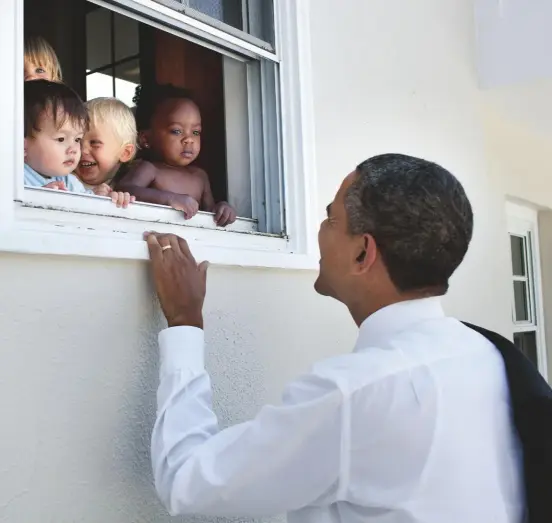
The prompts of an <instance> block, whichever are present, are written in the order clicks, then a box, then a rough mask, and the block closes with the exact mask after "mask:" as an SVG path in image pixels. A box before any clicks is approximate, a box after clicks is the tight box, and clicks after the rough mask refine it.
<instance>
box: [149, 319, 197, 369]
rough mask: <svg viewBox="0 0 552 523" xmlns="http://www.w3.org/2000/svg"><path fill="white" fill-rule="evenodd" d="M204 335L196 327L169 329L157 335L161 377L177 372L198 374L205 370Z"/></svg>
mask: <svg viewBox="0 0 552 523" xmlns="http://www.w3.org/2000/svg"><path fill="white" fill-rule="evenodd" d="M204 343H205V335H204V332H203V330H201V329H198V328H197V327H171V328H169V329H165V330H163V331H161V332H160V333H159V351H160V358H161V365H160V373H161V376H166V375H168V374H173V373H175V372H179V371H183V370H185V371H188V372H191V373H192V374H200V373H201V372H203V370H204V369H205V363H204Z"/></svg>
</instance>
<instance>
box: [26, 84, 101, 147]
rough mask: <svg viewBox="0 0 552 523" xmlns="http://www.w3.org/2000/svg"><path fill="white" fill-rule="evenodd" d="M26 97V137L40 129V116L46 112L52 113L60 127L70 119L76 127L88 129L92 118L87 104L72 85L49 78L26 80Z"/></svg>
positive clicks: (55, 123) (55, 122) (57, 125)
mask: <svg viewBox="0 0 552 523" xmlns="http://www.w3.org/2000/svg"><path fill="white" fill-rule="evenodd" d="M24 98H25V100H24V105H25V136H26V137H29V136H32V134H33V133H34V132H38V131H40V129H39V122H40V118H41V117H42V116H43V115H44V113H46V112H48V113H50V114H51V115H52V118H53V119H54V125H55V126H56V127H58V128H61V127H62V126H63V124H64V123H65V122H66V121H67V119H69V120H70V121H71V123H72V124H73V125H74V126H75V127H77V128H82V129H83V131H87V130H88V126H89V122H90V120H89V117H88V111H87V110H86V106H85V105H84V103H83V101H82V100H81V99H80V97H79V95H78V94H77V93H76V92H75V91H73V89H71V88H70V87H67V86H66V85H64V84H61V83H58V82H49V81H48V80H32V81H29V82H25V87H24Z"/></svg>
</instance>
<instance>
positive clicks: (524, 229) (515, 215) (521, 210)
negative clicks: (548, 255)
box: [506, 202, 548, 379]
mask: <svg viewBox="0 0 552 523" xmlns="http://www.w3.org/2000/svg"><path fill="white" fill-rule="evenodd" d="M506 215H507V220H508V234H509V235H510V234H514V235H519V236H527V233H528V232H529V233H530V234H531V239H532V242H531V248H532V260H530V261H531V262H532V264H531V265H532V266H531V267H528V268H529V270H530V271H531V272H532V279H533V288H532V289H531V290H530V292H532V293H533V303H534V309H535V310H534V311H532V313H531V314H532V315H534V319H535V320H536V329H535V327H534V324H533V323H530V324H529V323H523V322H519V323H516V321H515V317H514V316H512V328H513V331H514V332H526V331H528V330H529V331H531V332H533V331H536V337H537V360H538V369H539V372H540V373H541V374H542V375H543V376H544V378H545V379H548V357H547V350H546V338H545V325H544V307H543V303H544V302H543V296H542V276H541V274H542V273H541V263H540V259H541V258H540V249H539V224H538V211H537V209H535V208H533V207H529V206H526V205H521V204H518V203H515V202H507V203H506ZM508 248H509V249H510V247H508ZM508 252H510V251H508ZM508 259H509V260H511V255H510V256H509V257H508ZM528 262H529V260H528ZM510 274H511V268H510ZM510 279H511V282H510V287H511V291H510V292H511V302H512V308H513V307H514V290H513V285H512V282H513V278H512V277H510ZM529 279H531V278H529ZM512 314H513V312H512Z"/></svg>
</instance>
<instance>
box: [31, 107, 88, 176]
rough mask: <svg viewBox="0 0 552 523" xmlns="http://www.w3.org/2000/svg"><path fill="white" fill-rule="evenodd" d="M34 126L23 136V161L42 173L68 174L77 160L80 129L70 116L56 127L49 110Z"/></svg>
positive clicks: (81, 131)
mask: <svg viewBox="0 0 552 523" xmlns="http://www.w3.org/2000/svg"><path fill="white" fill-rule="evenodd" d="M59 121H63V115H60V117H58V122H59ZM38 128H39V129H40V131H34V133H33V135H32V136H28V137H26V138H25V163H27V164H28V165H29V166H30V167H32V168H33V169H34V170H35V171H37V172H38V173H39V174H42V175H43V176H48V177H50V176H67V175H68V174H71V173H72V172H73V170H74V169H75V168H76V167H77V165H78V163H79V159H80V155H81V140H82V137H83V134H84V132H83V129H81V128H76V127H75V126H74V125H73V123H72V122H71V119H70V118H66V119H65V122H64V123H63V125H62V126H61V127H59V128H58V127H57V126H56V125H54V119H53V117H52V114H51V113H49V112H45V113H43V114H42V116H41V117H40V120H39V123H38Z"/></svg>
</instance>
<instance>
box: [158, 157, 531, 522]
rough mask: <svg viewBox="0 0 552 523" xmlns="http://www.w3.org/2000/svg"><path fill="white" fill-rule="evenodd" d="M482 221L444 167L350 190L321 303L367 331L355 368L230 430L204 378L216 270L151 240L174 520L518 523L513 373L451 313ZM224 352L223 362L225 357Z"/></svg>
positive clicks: (166, 470) (164, 241)
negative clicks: (207, 304) (332, 303)
mask: <svg viewBox="0 0 552 523" xmlns="http://www.w3.org/2000/svg"><path fill="white" fill-rule="evenodd" d="M472 228H473V216H472V210H471V206H470V203H469V201H468V199H467V197H466V194H465V192H464V190H463V188H462V186H461V184H460V183H459V182H458V181H457V180H456V179H455V178H454V177H453V176H452V175H451V174H450V173H449V172H448V171H446V170H445V169H443V168H442V167H440V166H438V165H436V164H433V163H430V162H427V161H425V160H421V159H418V158H413V157H409V156H404V155H397V154H392V155H391V154H389V155H382V156H377V157H374V158H371V159H369V160H367V161H365V162H363V163H362V164H360V165H359V166H358V167H357V168H356V170H355V171H354V172H352V173H351V174H349V175H348V176H347V177H346V178H345V180H344V182H343V184H342V185H341V187H340V189H339V191H338V192H337V194H336V196H335V199H334V201H333V202H332V203H331V204H330V205H329V206H328V217H327V219H326V220H324V222H323V223H322V225H321V227H320V233H319V246H320V253H321V259H320V275H319V278H318V280H317V282H316V290H317V291H318V292H319V293H320V294H322V295H326V296H331V297H333V298H335V299H337V300H339V301H341V302H342V303H343V304H345V305H346V306H347V307H348V309H349V311H350V312H351V315H352V317H353V319H354V320H355V322H356V323H357V325H358V326H359V335H358V341H357V343H356V345H355V347H354V348H353V350H352V352H351V353H350V354H347V355H341V356H337V357H335V358H333V359H329V360H326V361H322V362H320V363H318V364H316V365H315V366H314V368H313V369H312V370H311V372H310V373H308V374H306V375H304V376H302V377H300V378H299V379H297V380H296V381H295V382H293V383H291V384H290V385H289V386H288V387H287V390H286V392H285V394H284V397H283V401H282V404H281V405H278V406H267V407H264V408H263V409H262V410H261V411H260V413H259V414H258V415H257V417H256V418H255V419H253V420H252V421H249V422H247V423H242V424H239V425H235V426H233V427H231V428H228V429H226V430H222V431H219V430H218V427H217V418H216V416H215V414H214V413H213V410H212V406H211V385H210V381H209V375H208V374H207V372H206V370H205V367H204V361H203V360H204V336H203V317H202V307H203V300H204V296H205V288H206V283H205V282H206V270H207V265H206V264H205V263H203V264H201V265H199V266H198V265H197V264H196V262H195V260H194V258H193V256H192V255H191V253H190V251H189V249H188V246H187V244H186V242H185V241H184V240H182V239H180V238H177V237H176V236H172V235H157V234H150V235H148V238H147V240H148V244H149V248H150V252H151V258H152V269H153V275H154V280H155V283H156V287H157V291H158V294H159V299H160V302H161V306H162V308H163V311H164V313H165V315H166V317H167V320H168V325H169V328H168V329H166V330H164V331H163V332H161V334H160V335H159V344H160V351H161V356H160V357H161V370H160V385H159V391H158V416H157V421H156V424H155V427H154V430H153V437H152V462H153V470H154V477H155V484H156V488H157V492H158V494H159V496H160V498H161V500H162V502H163V503H164V505H165V506H166V507H167V509H168V510H169V512H170V513H171V514H189V513H193V514H208V515H221V516H253V517H262V516H273V515H277V514H280V513H284V512H287V513H288V521H290V522H302V523H329V522H345V523H357V522H358V523H360V522H372V523H376V522H377V523H518V522H520V521H521V520H522V517H523V512H524V497H523V488H522V472H521V464H520V463H521V461H520V460H521V456H520V450H519V444H518V440H517V436H516V434H515V431H514V428H513V425H512V421H511V417H510V406H509V391H508V385H507V381H506V376H505V370H504V365H503V361H502V359H501V357H500V354H499V353H498V352H497V350H496V349H495V347H494V346H493V345H491V344H490V342H488V341H487V340H486V339H485V338H483V337H481V336H480V335H479V334H477V333H476V332H474V331H472V330H471V329H469V328H467V327H465V326H464V325H463V324H461V323H460V322H459V321H457V320H455V319H453V318H450V317H447V316H446V315H445V314H444V312H443V309H442V308H441V303H440V298H439V296H441V295H443V294H445V293H446V291H447V289H448V281H449V278H450V277H451V275H452V274H453V272H454V271H455V270H456V268H457V267H458V265H459V264H460V262H461V261H462V259H463V258H464V255H465V253H466V251H467V249H468V245H469V242H470V240H471V236H472ZM214 350H216V348H215V349H214Z"/></svg>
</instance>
